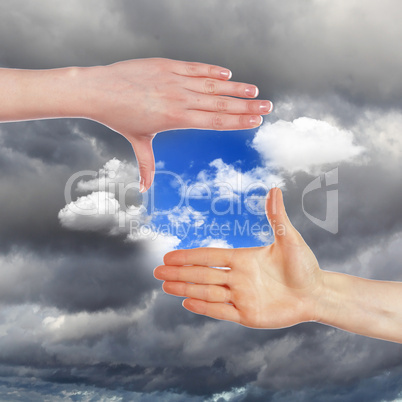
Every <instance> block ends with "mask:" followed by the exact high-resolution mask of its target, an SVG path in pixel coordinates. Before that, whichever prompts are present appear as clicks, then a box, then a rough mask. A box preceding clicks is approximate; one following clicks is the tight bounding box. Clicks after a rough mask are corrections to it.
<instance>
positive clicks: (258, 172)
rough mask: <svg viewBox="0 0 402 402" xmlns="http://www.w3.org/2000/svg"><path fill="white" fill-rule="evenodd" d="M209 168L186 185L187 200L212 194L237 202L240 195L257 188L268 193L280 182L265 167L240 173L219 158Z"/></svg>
mask: <svg viewBox="0 0 402 402" xmlns="http://www.w3.org/2000/svg"><path fill="white" fill-rule="evenodd" d="M209 166H210V167H211V168H212V169H209V170H202V171H200V172H199V173H198V175H197V179H196V181H194V182H189V183H187V187H186V189H185V191H186V195H187V196H188V197H189V198H197V197H201V196H206V195H209V194H211V195H212V194H214V195H216V196H217V197H219V198H222V199H232V200H239V198H240V194H242V193H243V194H244V193H248V192H252V191H254V190H256V189H258V188H260V189H261V188H262V189H265V190H266V191H268V190H269V189H270V188H272V187H274V186H279V185H280V183H281V182H282V177H281V176H280V175H277V174H274V173H272V172H271V171H270V170H269V169H267V168H265V167H260V166H257V167H255V168H253V169H251V170H249V171H246V172H242V171H241V170H239V169H236V168H235V167H234V165H232V164H227V163H225V162H224V161H223V160H222V159H220V158H219V159H215V160H213V161H212V162H211V163H210V164H209Z"/></svg>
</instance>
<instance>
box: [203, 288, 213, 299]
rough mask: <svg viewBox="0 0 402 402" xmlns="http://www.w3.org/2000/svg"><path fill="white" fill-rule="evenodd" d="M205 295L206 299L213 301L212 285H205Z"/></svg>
mask: <svg viewBox="0 0 402 402" xmlns="http://www.w3.org/2000/svg"><path fill="white" fill-rule="evenodd" d="M203 293H204V294H203V296H204V300H207V301H211V300H212V299H211V298H212V294H211V293H212V292H211V286H209V285H208V286H205V287H204V289H203Z"/></svg>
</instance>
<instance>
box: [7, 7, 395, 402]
mask: <svg viewBox="0 0 402 402" xmlns="http://www.w3.org/2000/svg"><path fill="white" fill-rule="evenodd" d="M401 12H402V5H401V3H400V2H398V1H385V2H381V5H379V3H378V2H375V1H368V2H364V3H363V2H358V1H350V2H348V3H347V4H346V3H342V4H341V3H340V2H338V3H336V2H329V1H328V2H325V1H306V2H299V1H289V2H286V4H282V3H278V2H274V1H264V2H261V1H256V0H250V1H247V2H244V1H237V0H233V1H230V2H217V1H212V0H207V1H203V2H188V1H184V0H180V1H179V0H172V1H169V2H166V1H162V0H155V1H153V2H149V1H145V0H140V1H136V2H132V1H106V0H103V1H101V0H97V1H91V0H89V1H86V2H81V1H78V0H76V1H71V0H70V1H63V2H52V1H42V2H40V3H33V2H27V1H22V0H6V1H2V2H1V4H0V66H5V67H19V68H52V67H59V66H66V65H81V66H85V65H94V64H107V63H111V62H115V61H118V60H122V59H129V58H136V57H149V56H162V57H169V58H176V59H183V60H194V61H203V62H209V63H213V64H220V65H224V66H227V67H229V68H231V69H232V70H233V73H234V79H235V80H240V81H245V82H253V83H255V84H257V85H258V86H259V87H260V90H261V96H260V97H262V98H265V97H267V98H270V99H273V100H274V101H275V102H278V103H280V102H290V104H291V107H290V109H289V110H287V111H286V110H285V109H282V110H281V111H280V113H279V112H278V115H277V116H275V115H274V116H272V117H269V118H268V119H272V121H274V120H275V119H276V118H284V119H294V118H297V117H300V116H309V117H312V118H318V119H323V120H325V119H326V118H327V117H329V118H330V119H333V120H334V121H336V122H337V123H338V124H339V125H340V126H341V127H343V128H348V129H353V128H355V126H356V121H357V120H358V116H360V115H363V114H364V113H365V112H366V110H367V108H368V107H370V108H373V107H374V106H375V107H377V108H378V110H381V109H383V110H385V109H388V108H395V109H396V110H400V104H401V103H400V101H401V99H402V81H401V79H400V71H401V67H402V54H401V53H400V52H398V51H396V49H398V48H399V42H400V37H401V36H402V25H401V24H400V16H401ZM390 122H391V123H393V122H394V120H393V119H391V120H390ZM133 124H135V122H133ZM378 129H379V130H378V131H379V132H380V131H381V130H380V129H381V126H379V127H378ZM0 138H1V149H0V188H1V191H0V205H1V209H0V249H1V255H0V258H1V261H2V270H1V292H0V301H1V303H2V306H3V308H2V312H1V314H0V318H1V319H0V324H1V329H2V336H1V338H0V363H1V366H0V375H1V377H2V382H0V392H3V394H4V395H6V396H5V397H4V398H3V399H6V398H10V396H9V394H7V393H8V392H17V395H19V396H20V399H21V400H43V397H44V395H46V396H49V395H51V396H53V397H54V400H58V399H56V398H59V399H60V400H62V399H63V398H70V400H74V398H75V399H79V398H80V395H79V394H71V395H70V394H66V393H65V392H70V391H71V392H73V391H77V390H80V391H82V392H89V393H90V394H91V393H92V394H91V395H93V396H92V399H93V400H99V396H100V395H102V396H105V397H109V396H110V397H116V396H118V397H121V398H122V400H133V398H135V400H138V401H154V400H163V401H170V400H171V401H196V402H198V401H201V400H202V401H205V400H206V398H208V397H209V396H211V395H213V394H214V393H219V392H222V391H230V390H231V389H232V388H239V387H242V386H244V387H245V390H243V391H236V390H233V392H232V394H231V397H230V398H231V400H233V401H274V402H282V401H289V400H290V401H291V400H300V401H303V402H304V401H306V402H307V401H322V400H325V401H329V402H338V401H362V400H364V401H370V402H371V401H373V402H374V401H391V400H394V399H395V398H396V397H397V396H398V394H400V392H401V390H402V384H401V380H400V378H401V370H402V350H401V347H400V346H399V345H396V344H392V343H387V342H382V341H377V340H369V339H364V338H362V337H359V336H355V335H351V334H347V333H344V332H342V331H338V330H335V329H332V328H329V327H324V326H320V325H313V324H310V325H309V324H305V325H299V326H297V327H295V328H292V329H284V330H280V331H255V330H251V329H247V328H243V327H239V326H237V325H234V324H228V323H218V322H216V321H214V320H211V319H207V318H204V317H200V316H196V315H193V314H191V313H189V312H187V311H186V310H184V309H182V308H181V306H180V300H179V299H177V298H172V297H169V296H166V295H163V294H162V293H161V291H160V290H159V291H157V292H155V289H157V288H159V287H160V283H158V282H157V281H154V280H153V279H152V275H151V271H152V268H153V266H154V265H155V264H154V262H153V261H152V260H151V259H150V257H149V255H148V254H147V253H146V251H145V250H144V249H143V247H142V245H133V244H131V245H129V244H127V243H124V242H123V237H108V236H105V235H103V234H94V233H82V232H74V231H69V230H67V229H64V228H62V227H61V226H60V223H59V222H58V219H57V214H58V212H59V210H60V209H61V208H63V207H64V205H65V200H64V197H63V189H64V185H65V183H66V180H67V179H68V177H70V175H71V174H72V173H75V172H76V171H78V170H81V169H92V170H98V169H99V168H100V167H102V166H103V164H104V163H105V161H107V160H109V159H111V158H112V157H114V156H117V157H118V158H120V159H126V160H128V161H132V160H134V157H133V153H132V150H131V147H128V146H127V145H128V144H127V141H126V140H125V139H124V138H122V137H121V136H119V135H117V134H114V133H111V131H110V130H108V129H106V128H104V127H102V126H100V125H99V124H97V123H94V122H90V121H83V120H79V121H78V120H73V121H61V120H54V121H44V122H34V123H32V122H30V123H15V124H14V123H13V124H6V125H2V126H1V127H0ZM355 138H356V139H357V141H358V143H359V145H364V146H366V145H367V144H368V143H371V142H372V141H373V138H374V137H373V136H372V137H370V136H369V135H368V134H367V132H366V130H361V132H355ZM90 139H96V147H93V146H91V145H90ZM391 142H392V141H391ZM367 146H368V145H367ZM373 149H375V147H373ZM373 149H370V152H371V153H370V152H369V157H370V158H369V160H370V163H369V164H358V163H357V164H355V165H353V164H347V163H341V164H340V166H339V176H340V179H339V196H340V202H339V205H340V223H339V227H340V232H339V234H338V235H336V236H333V235H331V234H327V233H325V232H324V231H323V230H321V229H320V228H317V227H315V226H313V224H312V223H310V222H309V221H308V220H307V218H305V217H304V216H303V215H302V212H301V209H300V208H301V203H300V201H301V200H300V199H301V193H302V190H303V188H304V187H305V185H306V184H308V182H309V181H311V180H312V179H313V178H314V176H313V175H307V174H303V173H297V174H296V175H294V177H292V178H290V177H289V180H288V182H287V189H288V190H287V192H286V193H285V202H286V205H287V206H288V209H289V214H290V215H291V217H292V218H293V220H294V222H295V225H296V226H297V227H298V229H299V230H300V231H301V232H302V234H303V235H304V236H305V238H306V240H307V241H308V243H309V244H310V245H311V246H312V248H313V249H314V251H315V252H316V253H317V255H318V257H319V260H320V262H322V263H323V264H325V265H326V264H328V265H329V266H330V267H331V268H334V269H337V270H346V269H348V270H349V269H350V272H357V271H356V270H357V268H354V267H353V264H354V262H355V261H356V260H357V259H358V258H357V257H358V255H359V253H362V252H366V251H367V252H369V253H371V254H370V255H372V258H371V259H369V262H368V265H367V267H366V268H367V271H366V272H367V273H368V275H370V276H372V277H378V278H381V279H395V278H397V277H398V275H400V274H399V273H398V272H399V271H398V266H400V253H398V250H399V249H398V243H395V244H394V243H393V245H392V247H390V248H389V249H387V248H386V247H384V253H383V254H382V256H381V257H380V256H379V255H378V254H375V250H374V251H373V250H372V249H376V248H375V245H377V246H378V245H380V248H381V245H383V244H385V243H386V242H387V241H388V240H389V239H391V238H392V236H395V235H396V234H397V233H398V232H400V231H401V222H402V215H401V209H400V200H401V199H402V194H401V190H400V183H401V180H400V179H401V176H400V173H399V172H400V171H401V170H400V164H399V163H395V162H394V161H391V158H388V157H387V155H386V153H384V152H382V153H380V156H378V157H376V156H375V152H374V151H373ZM391 162H392V163H391ZM389 164H390V165H389ZM323 170H324V169H323ZM324 171H325V170H324ZM307 207H309V208H311V211H314V212H315V213H316V214H320V213H321V214H323V213H324V210H323V208H324V207H325V195H324V194H323V193H322V194H321V195H320V196H317V197H316V198H311V199H310V203H309V205H307ZM357 266H358V272H359V273H360V274H363V273H364V270H363V268H365V267H362V266H361V265H359V264H357ZM349 267H350V268H349ZM389 267H393V269H392V270H391V269H390V268H389ZM324 268H325V266H324ZM385 270H387V275H384V276H386V278H383V277H381V272H384V271H385ZM24 303H25V304H24ZM21 304H24V305H22V306H21ZM31 304H33V305H39V306H40V312H39V313H32V314H30V313H29V311H28V310H29V309H30V308H31V307H32V306H31ZM57 309H59V310H57ZM124 311H128V312H131V311H134V313H137V312H138V314H139V318H135V319H134V318H130V319H126V318H125V317H123V318H122V317H121V316H119V314H122V312H124ZM82 312H92V314H89V315H88V316H85V317H86V318H85V320H86V321H85V320H84V324H83V323H82V321H79V318H80V316H79V314H81V313H82ZM93 312H95V313H93ZM141 312H142V313H141ZM109 313H110V314H111V315H110V316H109V315H101V314H109ZM41 314H42V315H43V316H42V315H41ZM61 314H65V317H66V320H67V321H66V322H67V323H68V324H60V325H61V327H60V328H61V329H58V327H57V326H55V327H52V326H50V328H51V329H49V328H48V327H47V326H46V325H45V324H44V322H46V319H47V318H49V317H50V318H51V317H53V316H55V317H59V316H60V315H61ZM113 314H115V315H113ZM59 318H60V317H59ZM43 320H45V321H43ZM69 320H71V322H70V321H69ZM74 320H77V321H74ZM97 320H98V321H99V322H101V324H102V325H104V326H103V327H100V328H103V329H101V330H92V328H88V327H91V325H92V326H94V328H95V329H96V328H98V327H97V326H96V325H100V324H99V322H98V321H97ZM85 322H88V323H89V324H88V325H87V326H86V325H85ZM115 322H117V324H115ZM95 323H96V325H95ZM63 325H64V326H63ZM32 378H34V379H35V381H37V383H36V385H35V383H33V381H32ZM38 384H39V385H38ZM170 390H171V391H170ZM134 391H136V392H138V394H137V393H134ZM0 395H1V394H0ZM13 395H14V396H15V395H16V394H13ZM66 395H69V396H66ZM236 395H237V396H236ZM81 396H82V395H81ZM24 398H25V399H24ZM222 400H223V397H222Z"/></svg>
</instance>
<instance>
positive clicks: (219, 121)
mask: <svg viewBox="0 0 402 402" xmlns="http://www.w3.org/2000/svg"><path fill="white" fill-rule="evenodd" d="M222 127H223V117H222V115H220V114H215V115H214V116H213V117H212V128H216V129H219V128H222Z"/></svg>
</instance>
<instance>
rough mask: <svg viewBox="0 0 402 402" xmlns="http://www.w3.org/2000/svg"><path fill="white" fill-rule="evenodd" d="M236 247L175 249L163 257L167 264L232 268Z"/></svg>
mask: <svg viewBox="0 0 402 402" xmlns="http://www.w3.org/2000/svg"><path fill="white" fill-rule="evenodd" d="M235 252H236V250H235V249H225V248H213V247H202V248H194V249H189V250H175V251H171V252H170V253H167V254H166V255H165V257H164V258H163V261H164V263H165V265H203V266H207V267H228V268H231V264H232V261H233V255H234V253H235Z"/></svg>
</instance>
